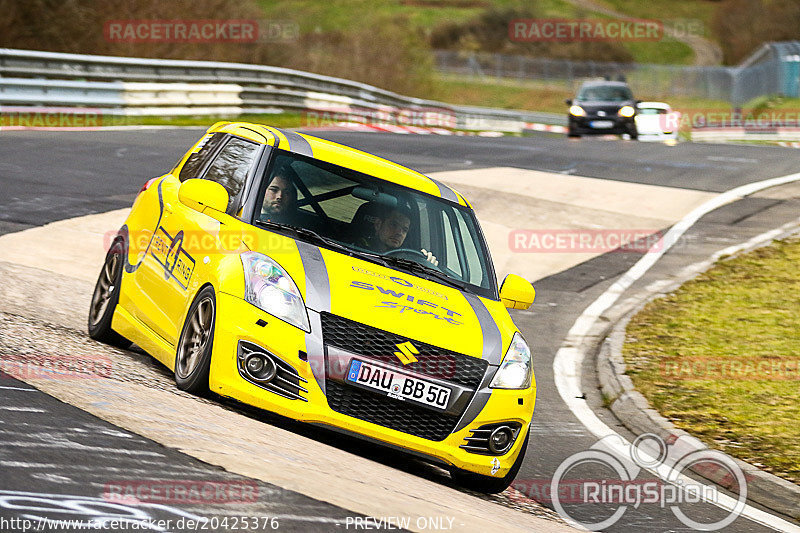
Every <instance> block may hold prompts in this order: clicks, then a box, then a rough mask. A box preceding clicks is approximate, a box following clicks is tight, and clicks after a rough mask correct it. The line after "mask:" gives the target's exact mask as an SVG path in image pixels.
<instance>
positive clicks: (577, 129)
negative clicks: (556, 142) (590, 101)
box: [568, 115, 636, 135]
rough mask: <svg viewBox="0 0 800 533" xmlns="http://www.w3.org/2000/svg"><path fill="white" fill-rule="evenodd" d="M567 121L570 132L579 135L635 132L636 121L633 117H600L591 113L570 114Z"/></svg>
mask: <svg viewBox="0 0 800 533" xmlns="http://www.w3.org/2000/svg"><path fill="white" fill-rule="evenodd" d="M568 122H569V131H570V133H579V134H581V135H621V134H623V133H628V134H635V133H636V123H635V121H634V118H633V117H630V118H626V117H619V116H605V117H600V116H592V115H587V116H584V117H576V116H574V115H570V116H569V120H568ZM609 123H610V125H609V126H606V127H597V126H598V125H604V126H605V124H609Z"/></svg>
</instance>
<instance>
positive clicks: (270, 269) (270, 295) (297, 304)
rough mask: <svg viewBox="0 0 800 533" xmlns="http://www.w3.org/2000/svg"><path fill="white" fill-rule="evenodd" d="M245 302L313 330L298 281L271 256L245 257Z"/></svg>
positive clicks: (248, 254)
mask: <svg viewBox="0 0 800 533" xmlns="http://www.w3.org/2000/svg"><path fill="white" fill-rule="evenodd" d="M241 257H242V265H243V266H244V285H245V287H244V299H245V300H246V301H247V302H249V303H251V304H253V305H255V306H256V307H258V308H259V309H261V310H262V311H266V312H267V313H269V314H271V315H272V316H274V317H277V318H280V319H281V320H283V321H285V322H288V323H289V324H291V325H293V326H297V327H298V328H300V329H302V330H305V331H311V326H310V325H309V323H308V312H307V311H306V304H305V303H304V302H303V297H302V296H300V290H299V289H298V288H297V284H295V282H294V280H293V279H292V278H291V277H290V276H289V274H287V273H286V271H285V270H284V269H283V267H281V266H280V265H279V264H278V263H276V262H275V261H274V260H272V259H271V258H270V257H268V256H266V255H264V254H259V253H256V252H245V253H243V254H242V255H241Z"/></svg>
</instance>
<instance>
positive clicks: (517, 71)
mask: <svg viewBox="0 0 800 533" xmlns="http://www.w3.org/2000/svg"><path fill="white" fill-rule="evenodd" d="M778 44H783V45H785V44H786V43H778ZM765 46H766V47H767V48H769V47H770V46H772V47H773V48H774V50H773V51H772V53H761V54H760V56H759V58H758V61H757V62H755V64H752V63H753V61H751V64H749V65H746V66H738V67H722V66H714V67H695V66H682V65H657V64H644V63H610V62H599V61H570V60H566V59H546V58H535V57H527V56H510V55H503V54H485V53H462V52H454V51H445V50H438V51H436V52H435V58H436V66H437V69H438V70H439V72H442V73H446V74H455V75H459V76H465V77H470V78H487V77H493V78H502V79H516V80H529V81H539V82H544V83H547V84H549V85H556V86H561V87H563V88H564V89H566V90H567V91H569V92H574V91H575V90H576V89H577V87H578V86H579V85H580V83H581V82H582V81H584V80H586V79H589V78H600V77H608V78H610V79H615V80H616V79H624V80H625V81H627V82H628V83H629V84H630V85H631V87H632V88H633V90H634V92H635V93H636V94H637V95H642V97H646V98H653V99H666V98H670V97H688V98H702V99H708V100H724V101H727V102H730V103H731V104H733V105H741V104H743V103H745V102H747V101H749V100H751V99H753V98H755V97H758V96H763V95H772V94H783V95H786V96H798V94H792V93H793V92H794V93H796V92H797V86H798V83H797V80H796V78H797V76H798V69H796V68H794V66H793V63H794V65H796V64H797V61H798V59H795V58H793V56H791V55H786V54H782V52H783V50H782V48H780V47H779V46H775V45H765ZM798 48H800V44H798ZM754 57H755V54H754ZM787 88H788V89H787Z"/></svg>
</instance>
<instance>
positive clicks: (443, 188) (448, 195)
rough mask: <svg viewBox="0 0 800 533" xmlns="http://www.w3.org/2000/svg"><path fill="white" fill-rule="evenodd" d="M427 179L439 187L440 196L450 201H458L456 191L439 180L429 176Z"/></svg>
mask: <svg viewBox="0 0 800 533" xmlns="http://www.w3.org/2000/svg"><path fill="white" fill-rule="evenodd" d="M428 179H429V180H431V181H432V182H433V183H434V184H435V185H436V186H437V187H439V194H441V195H442V198H444V199H445V200H449V201H451V202H455V203H459V202H458V195H457V194H456V191H454V190H453V189H451V188H450V187H448V186H447V185H445V184H444V183H442V182H441V181H438V180H435V179H433V178H430V177H429V178H428Z"/></svg>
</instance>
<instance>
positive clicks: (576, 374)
mask: <svg viewBox="0 0 800 533" xmlns="http://www.w3.org/2000/svg"><path fill="white" fill-rule="evenodd" d="M796 181H800V173H798V174H790V175H788V176H781V177H778V178H771V179H768V180H763V181H758V182H755V183H749V184H747V185H742V186H741V187H736V188H734V189H731V190H729V191H726V192H724V193H721V194H719V195H718V196H716V197H714V198H712V199H711V200H709V201H707V202H705V203H704V204H702V205H700V206H699V207H697V208H695V209H694V210H692V211H691V212H690V213H689V214H688V215H686V216H685V217H684V218H683V219H681V220H680V221H679V222H678V223H677V224H675V225H674V226H673V227H672V228H670V230H669V231H668V232H667V234H666V235H665V236H664V239H663V246H661V249H659V250H656V249H655V248H656V247H655V246H654V249H652V250H650V251H648V253H646V254H645V255H644V256H643V257H642V258H641V259H639V261H637V262H636V264H635V265H633V266H632V267H631V268H630V269H629V270H628V271H627V272H625V274H623V275H622V277H621V278H620V279H619V280H617V281H616V282H614V284H613V285H611V286H610V287H609V288H608V289H607V290H606V291H605V292H604V293H603V294H601V295H600V296H599V297H598V298H597V299H596V300H595V301H594V302H592V304H591V305H589V307H587V308H586V309H585V310H584V311H583V313H582V314H581V316H580V317H578V319H577V320H576V321H575V323H574V324H573V325H572V328H570V330H569V333H568V334H567V338H566V339H565V340H564V342H563V344H562V345H561V348H559V350H558V352H557V353H556V357H555V359H554V360H553V372H554V375H555V382H556V388H558V392H559V394H560V395H561V398H562V399H563V400H564V403H566V404H567V407H569V409H570V410H571V411H572V413H573V414H574V415H575V416H576V417H577V418H578V420H580V421H581V423H582V424H583V425H584V426H585V427H586V428H587V429H588V430H589V431H591V432H592V433H593V434H594V435H595V436H596V437H597V438H599V439H601V438H603V437H607V436H609V435H615V436H616V437H618V439H613V441H614V442H618V445H617V446H614V451H615V452H616V453H617V454H619V455H620V456H621V457H625V456H626V455H627V454H628V450H629V447H630V443H629V442H628V441H627V440H626V439H625V438H624V437H622V435H620V434H619V433H617V432H616V431H614V430H613V429H611V428H610V427H609V426H607V425H606V424H605V423H604V422H603V421H602V420H600V418H598V416H597V415H596V414H595V413H594V411H592V409H591V408H590V407H589V406H588V404H587V403H586V400H585V399H583V398H584V396H583V392H582V391H581V365H582V363H583V358H584V353H583V351H582V350H580V349H579V346H580V345H581V342H582V340H583V338H584V337H586V335H587V334H588V333H589V332H590V330H591V329H592V327H593V326H594V324H595V323H596V322H597V321H598V320H599V319H600V315H601V314H602V313H604V312H605V311H606V310H608V309H609V308H610V307H611V306H612V305H614V303H615V302H616V301H617V300H618V299H619V298H620V296H622V294H623V293H624V292H625V291H626V290H627V289H628V288H629V287H630V286H631V285H633V283H634V282H636V281H637V280H638V279H640V278H641V277H642V276H644V275H645V274H646V273H647V271H648V270H650V268H651V267H652V266H653V265H654V264H655V263H656V262H657V261H658V260H659V259H660V258H661V256H663V255H664V254H665V253H666V252H667V250H669V249H670V248H671V247H672V245H673V244H675V243H676V242H678V239H679V238H680V237H681V236H682V235H683V234H684V233H685V232H686V231H687V230H688V229H689V228H691V227H692V226H693V225H694V224H695V223H696V222H697V221H698V220H699V219H700V218H701V217H703V216H704V215H706V214H708V213H710V212H711V211H713V210H715V209H717V208H719V207H722V206H724V205H726V204H729V203H731V202H734V201H736V200H739V199H741V198H744V197H745V196H748V195H751V194H753V193H756V192H758V191H761V190H763V189H768V188H770V187H776V186H778V185H784V184H787V183H792V182H796ZM771 234H774V230H773V231H771V232H767V233H765V234H763V235H759V236H757V237H755V238H753V239H751V240H750V241H748V243H751V242H752V243H755V242H756V241H757V239H764V238H769V235H771ZM745 244H747V243H745ZM744 246H745V245H741V246H732V247H730V249H731V250H732V249H743V248H744ZM609 440H611V439H609ZM642 455H643V456H644V455H645V454H642ZM643 458H644V460H645V461H649V460H652V461H653V462H652V464H656V463H657V462H658V461H657V459H656V458H653V457H643ZM648 470H650V469H648ZM650 471H651V472H652V473H654V474H656V475H658V476H659V477H660V478H661V479H662V480H664V481H667V476H668V475H669V474H670V473H671V469H670V468H669V467H667V466H666V465H662V466H661V467H659V468H658V469H654V470H650ZM672 479H675V480H677V481H679V482H680V481H683V482H684V483H687V481H688V480H689V478H687V477H686V476H683V475H680V474H679V475H677V476H675V475H674V474H673V477H672ZM694 483H695V484H696V483H697V482H696V481H694ZM718 498H719V501H716V502H714V501H708V500H705V501H708V503H712V504H714V505H716V506H718V507H721V508H723V509H725V510H728V511H731V510H733V509H735V508H736V507H737V503H738V502H737V500H736V499H734V498H731V497H729V496H727V495H724V494H718ZM740 515H741V516H744V517H746V518H748V519H750V520H752V521H753V522H756V523H759V524H761V525H763V526H766V527H770V528H772V529H775V530H778V531H786V532H791V533H800V527H798V526H796V525H794V524H792V523H790V522H787V521H786V520H783V519H781V518H779V517H777V516H774V515H772V514H769V513H767V512H764V511H762V510H760V509H756V508H755V507H752V506H750V505H746V504H745V505H744V507H743V508H742V511H741V513H740Z"/></svg>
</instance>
